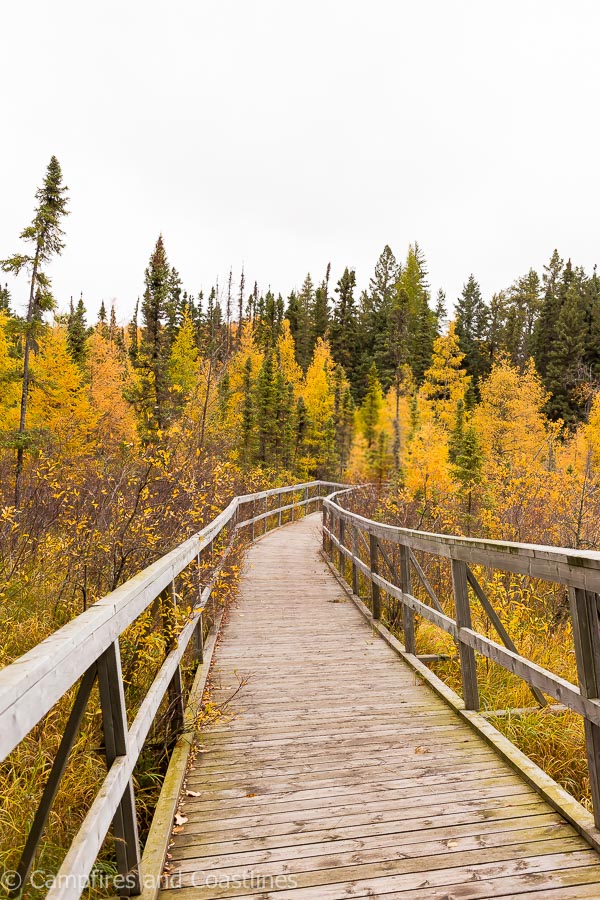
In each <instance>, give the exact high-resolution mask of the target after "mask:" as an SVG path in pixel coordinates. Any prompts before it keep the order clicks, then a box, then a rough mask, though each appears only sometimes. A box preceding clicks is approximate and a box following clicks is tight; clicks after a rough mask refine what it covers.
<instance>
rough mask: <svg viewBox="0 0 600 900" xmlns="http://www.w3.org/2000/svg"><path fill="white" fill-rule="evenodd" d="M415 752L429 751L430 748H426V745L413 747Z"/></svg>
mask: <svg viewBox="0 0 600 900" xmlns="http://www.w3.org/2000/svg"><path fill="white" fill-rule="evenodd" d="M415 753H431V750H428V749H427V747H415Z"/></svg>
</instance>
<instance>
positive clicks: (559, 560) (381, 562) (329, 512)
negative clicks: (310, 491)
mask: <svg viewBox="0 0 600 900" xmlns="http://www.w3.org/2000/svg"><path fill="white" fill-rule="evenodd" d="M347 493H348V491H347V490H345V491H337V492H335V493H333V494H331V495H330V496H329V497H327V498H326V499H325V500H324V501H323V548H324V551H325V553H326V554H327V555H328V557H329V558H330V559H331V560H332V562H334V563H335V562H336V561H337V568H338V570H339V572H340V574H341V575H342V577H343V578H344V579H346V580H347V581H348V583H349V584H350V585H351V587H352V591H353V593H354V594H355V595H359V573H362V575H363V576H364V578H365V579H366V581H367V583H368V584H369V585H370V595H371V596H370V599H371V614H372V617H373V619H374V620H379V619H380V618H381V616H382V596H381V595H382V592H385V594H387V596H388V597H392V598H395V599H396V600H397V601H399V603H400V604H401V608H402V628H403V636H404V645H405V650H406V652H407V653H408V654H411V655H413V656H416V654H417V648H416V644H415V615H419V616H422V617H423V618H424V619H427V620H428V621H429V622H432V623H433V624H434V625H437V626H438V628H441V629H442V630H443V631H445V632H446V633H447V634H449V635H451V636H452V637H453V638H454V640H455V641H456V643H457V646H458V656H459V660H460V668H461V679H462V693H463V700H464V705H465V708H466V709H467V710H478V709H479V689H478V683H477V668H476V657H475V654H476V653H479V654H481V655H482V656H485V657H487V658H488V659H490V660H493V661H494V662H495V663H498V664H499V665H501V666H503V667H504V668H505V669H507V670H508V671H510V672H512V673H513V674H515V675H518V676H519V677H520V678H522V679H523V680H524V681H526V682H527V684H528V685H529V686H530V688H531V690H532V692H533V694H534V696H535V698H536V700H537V701H538V703H539V705H540V706H544V705H546V699H545V697H544V693H545V694H548V695H550V696H551V697H554V698H555V699H556V700H558V701H559V702H560V703H561V704H563V706H564V707H567V708H568V709H571V710H573V711H574V712H577V713H579V714H581V715H582V716H583V718H584V724H585V740H586V749H587V759H588V767H589V778H590V787H591V795H592V802H593V809H594V821H595V825H596V827H597V828H600V699H599V698H600V626H599V621H600V619H599V615H600V553H598V552H592V551H585V550H569V549H564V548H557V547H543V546H540V545H537V544H516V543H510V542H504V541H488V540H479V539H474V538H463V537H451V536H446V535H441V534H429V533H427V532H422V531H412V530H410V529H406V528H398V527H395V526H392V525H384V524H381V523H378V522H375V521H372V520H371V519H367V518H365V517H363V516H360V515H358V514H356V513H353V512H351V511H349V510H348V509H346V508H344V506H343V505H342V502H341V501H342V498H343V497H344V494H347ZM361 545H362V547H361ZM386 545H388V549H386ZM389 545H392V546H393V547H394V548H395V553H394V554H393V556H394V559H392V558H391V557H392V552H391V551H390V548H389ZM361 550H362V555H363V556H364V557H365V560H368V562H367V561H363V559H362V558H361ZM415 551H423V552H424V553H426V554H431V555H433V556H436V557H444V558H446V559H448V560H450V564H451V569H452V593H453V597H454V611H455V615H454V617H451V616H449V615H448V614H447V613H446V612H445V611H444V607H443V606H442V604H441V603H440V601H439V598H438V597H437V596H436V594H435V592H434V590H433V588H432V586H431V584H430V582H429V580H428V579H427V577H426V575H425V572H424V571H423V568H422V566H421V565H420V564H419V561H418V559H417V557H416V556H415ZM336 558H337V559H336ZM346 561H348V562H346ZM348 563H349V565H348ZM473 565H481V566H486V567H489V568H492V569H498V570H501V571H503V572H512V573H517V574H520V575H528V576H531V577H532V578H539V579H542V580H544V581H550V582H555V583H558V584H561V585H564V586H565V587H566V588H567V589H568V595H569V609H570V615H571V620H572V626H573V637H574V645H575V657H576V663H577V674H578V682H579V684H578V685H575V684H572V683H571V682H569V681H567V680H565V679H564V678H561V677H560V676H559V675H556V674H554V673H553V672H550V671H548V670H547V669H544V668H543V667H541V666H539V665H537V664H536V663H534V662H532V661H531V660H530V659H527V658H526V657H524V656H522V655H521V654H520V653H519V652H518V650H517V648H516V646H515V645H514V643H513V642H512V640H511V638H510V636H509V635H508V633H507V631H506V629H505V627H504V625H503V624H502V622H501V620H500V618H499V616H498V614H497V613H496V611H495V609H494V607H493V606H492V604H491V602H490V600H489V598H488V597H487V595H486V593H485V591H484V590H483V588H482V587H481V584H480V583H479V581H478V580H477V578H476V576H475V574H474V572H473V570H472V568H471V566H473ZM348 569H349V571H347V570H348ZM384 573H385V574H384ZM413 576H416V578H417V580H418V581H419V582H420V583H421V585H422V587H423V589H424V593H425V594H426V595H427V597H428V601H429V602H430V603H431V605H429V602H428V603H424V602H422V601H421V600H418V599H417V598H416V597H415V596H414V593H413V588H412V583H411V580H412V578H413ZM469 589H471V591H472V593H473V595H474V596H475V597H476V598H477V600H478V601H479V603H480V604H481V607H482V608H483V610H484V611H485V613H486V614H487V616H488V617H489V619H490V621H491V623H492V625H493V626H494V628H495V630H496V632H497V634H498V636H499V638H500V640H501V641H502V644H500V643H496V642H495V641H493V640H490V638H489V637H487V636H485V635H483V634H480V633H479V632H477V631H475V630H474V629H473V627H472V614H471V613H472V607H471V596H470V592H469Z"/></svg>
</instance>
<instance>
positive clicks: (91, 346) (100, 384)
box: [86, 327, 137, 447]
mask: <svg viewBox="0 0 600 900" xmlns="http://www.w3.org/2000/svg"><path fill="white" fill-rule="evenodd" d="M107 335H108V329H106V328H101V327H98V328H96V329H95V330H94V331H93V333H92V334H91V335H90V337H89V338H88V340H87V345H86V375H87V380H88V386H89V387H88V389H89V396H90V400H91V403H92V407H93V409H94V410H95V413H96V437H97V441H98V444H99V446H101V447H102V446H103V447H106V446H109V447H114V446H115V445H118V444H128V445H131V446H136V445H137V429H136V422H135V413H134V411H133V407H132V406H131V405H130V404H129V403H128V402H127V401H126V400H125V397H124V394H123V392H124V389H125V386H126V379H127V369H126V364H125V362H124V360H123V358H122V355H121V353H120V352H119V349H118V347H117V345H116V344H115V343H114V341H110V339H108V338H107Z"/></svg>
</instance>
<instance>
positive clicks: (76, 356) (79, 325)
mask: <svg viewBox="0 0 600 900" xmlns="http://www.w3.org/2000/svg"><path fill="white" fill-rule="evenodd" d="M105 313H106V311H105ZM85 317H86V310H85V304H84V302H83V297H80V298H79V300H78V302H77V306H75V307H74V306H73V301H72V300H71V304H70V308H69V318H68V320H67V347H68V350H69V353H70V354H71V357H72V359H73V361H74V362H76V363H77V365H78V366H81V367H83V365H84V364H85V356H86V353H85V344H86V340H87V335H88V331H87V326H86V321H85Z"/></svg>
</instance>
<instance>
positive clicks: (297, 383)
mask: <svg viewBox="0 0 600 900" xmlns="http://www.w3.org/2000/svg"><path fill="white" fill-rule="evenodd" d="M276 349H277V355H278V357H279V364H280V368H281V372H282V374H283V377H284V379H285V381H286V383H287V384H291V385H292V387H293V389H294V397H295V398H296V399H297V398H298V397H299V396H300V392H301V390H302V369H301V367H300V366H299V365H298V363H297V362H296V343H295V341H294V338H293V336H292V332H291V331H290V323H289V321H288V320H287V319H284V320H283V323H282V325H281V333H280V335H279V337H278V338H277V346H276Z"/></svg>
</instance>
